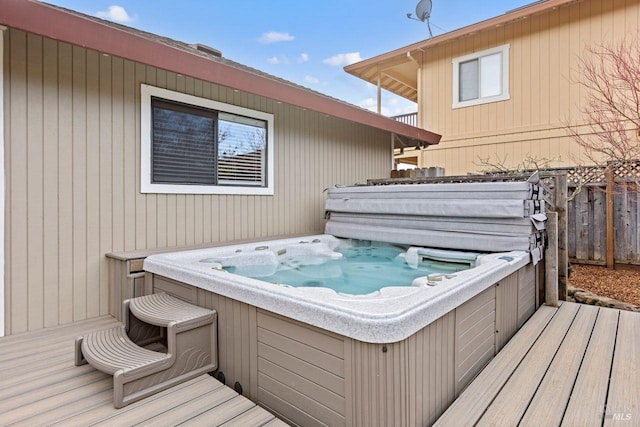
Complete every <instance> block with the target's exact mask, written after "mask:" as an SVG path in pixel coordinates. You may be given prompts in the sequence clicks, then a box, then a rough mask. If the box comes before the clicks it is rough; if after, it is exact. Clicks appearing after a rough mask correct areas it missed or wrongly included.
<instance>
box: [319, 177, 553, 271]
mask: <svg viewBox="0 0 640 427" xmlns="http://www.w3.org/2000/svg"><path fill="white" fill-rule="evenodd" d="M543 195H544V188H542V187H541V186H540V185H539V180H538V177H537V174H535V175H534V176H532V177H531V178H530V179H529V180H527V181H523V182H484V183H455V184H449V183H447V184H410V185H406V184H400V185H380V186H349V187H334V188H330V189H329V191H328V194H327V200H326V205H325V208H326V212H327V218H328V221H327V223H326V226H325V232H326V233H327V234H332V235H334V236H338V237H345V238H352V239H365V240H376V241H383V242H389V243H398V244H410V245H416V246H428V247H437V248H444V249H457V250H471V251H482V252H504V251H527V252H531V253H532V254H533V257H532V258H533V261H534V263H536V262H538V261H539V260H540V259H541V254H542V249H541V248H542V246H543V234H542V233H543V231H544V224H545V220H546V216H545V204H544V200H543V199H542V198H543Z"/></svg>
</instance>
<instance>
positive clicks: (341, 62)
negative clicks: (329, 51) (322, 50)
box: [322, 52, 362, 67]
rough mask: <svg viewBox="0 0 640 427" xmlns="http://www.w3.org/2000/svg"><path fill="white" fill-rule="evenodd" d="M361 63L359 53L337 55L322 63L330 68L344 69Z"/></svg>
mask: <svg viewBox="0 0 640 427" xmlns="http://www.w3.org/2000/svg"><path fill="white" fill-rule="evenodd" d="M360 61H362V57H361V56H360V52H351V53H339V54H337V55H334V56H332V57H331V58H327V59H325V60H324V61H322V62H324V63H325V64H327V65H331V66H332V67H346V66H347V65H351V64H355V63H356V62H360Z"/></svg>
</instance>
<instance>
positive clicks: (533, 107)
mask: <svg viewBox="0 0 640 427" xmlns="http://www.w3.org/2000/svg"><path fill="white" fill-rule="evenodd" d="M639 26H640V4H639V2H638V0H627V1H624V0H583V1H580V2H576V3H573V4H571V5H569V6H567V7H561V8H559V9H556V10H554V11H551V12H549V13H545V14H542V15H538V16H533V17H528V18H527V19H522V20H519V21H517V22H514V23H510V24H508V25H505V26H502V27H497V28H495V29H492V30H488V31H486V32H482V33H479V34H475V35H472V36H470V37H465V38H462V39H459V40H457V41H452V42H450V43H446V44H443V45H440V46H437V47H434V48H431V49H429V50H427V51H426V52H425V62H424V63H425V65H424V70H423V72H422V74H421V75H422V80H421V81H420V88H421V89H420V90H421V93H422V95H423V96H422V99H423V100H424V103H423V105H421V108H420V124H421V126H422V127H423V128H425V129H429V130H431V131H433V132H436V133H439V134H442V135H443V138H442V141H441V142H440V144H438V145H437V146H431V147H429V149H427V150H424V151H422V153H421V155H420V156H421V158H420V160H419V161H420V166H421V167H427V166H440V167H444V168H445V169H446V173H447V175H458V174H465V173H467V172H472V171H478V170H480V169H482V168H481V167H480V166H478V164H479V163H480V160H479V159H480V158H490V160H491V161H492V162H493V163H496V162H504V164H505V165H506V166H511V167H513V166H515V165H517V164H518V163H520V162H522V161H523V160H524V158H525V157H526V156H531V157H536V158H547V159H560V161H557V162H554V163H552V164H551V165H552V166H563V165H572V164H575V162H576V160H578V158H579V156H580V152H579V150H578V148H577V147H576V145H575V144H573V143H572V142H571V141H570V139H569V138H568V137H567V133H566V131H565V129H564V125H565V123H572V124H578V123H581V122H582V120H581V118H582V116H581V113H580V106H581V105H584V104H583V102H584V99H585V90H584V89H583V88H581V87H580V85H579V84H578V83H577V82H578V81H579V79H580V75H579V66H578V58H579V56H580V54H581V53H582V52H583V49H584V47H585V46H590V45H595V44H597V43H601V42H602V41H607V42H609V41H615V40H621V39H622V38H623V37H624V36H625V35H630V34H635V33H636V32H637V29H638V27H639ZM507 43H509V44H510V95H511V99H510V100H507V101H502V102H495V103H489V104H483V105H479V106H473V107H467V108H459V109H455V110H454V109H452V108H451V105H452V72H453V71H452V64H451V60H452V59H453V58H456V57H459V56H462V55H466V54H469V53H473V52H477V51H481V50H484V49H488V48H492V47H495V46H500V45H503V44H507ZM582 130H583V131H585V132H586V129H584V128H583V129H582Z"/></svg>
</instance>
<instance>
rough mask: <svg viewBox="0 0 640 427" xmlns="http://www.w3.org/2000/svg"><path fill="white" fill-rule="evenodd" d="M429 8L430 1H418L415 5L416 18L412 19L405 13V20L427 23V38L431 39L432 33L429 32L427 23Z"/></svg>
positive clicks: (429, 15) (429, 14)
mask: <svg viewBox="0 0 640 427" xmlns="http://www.w3.org/2000/svg"><path fill="white" fill-rule="evenodd" d="M431 6H432V3H431V0H420V2H418V4H417V5H416V17H415V18H414V17H413V16H412V15H411V14H410V13H407V18H409V19H413V20H416V21H422V22H426V23H427V28H428V29H429V37H433V33H432V32H431V24H430V23H429V18H430V17H431Z"/></svg>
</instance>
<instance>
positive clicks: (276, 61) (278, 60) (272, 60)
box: [267, 56, 289, 65]
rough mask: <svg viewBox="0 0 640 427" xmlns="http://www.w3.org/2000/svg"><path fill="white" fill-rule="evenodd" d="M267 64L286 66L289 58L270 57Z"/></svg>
mask: <svg viewBox="0 0 640 427" xmlns="http://www.w3.org/2000/svg"><path fill="white" fill-rule="evenodd" d="M267 62H268V63H269V64H271V65H280V64H288V63H289V58H287V57H286V56H272V57H271V58H267Z"/></svg>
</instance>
